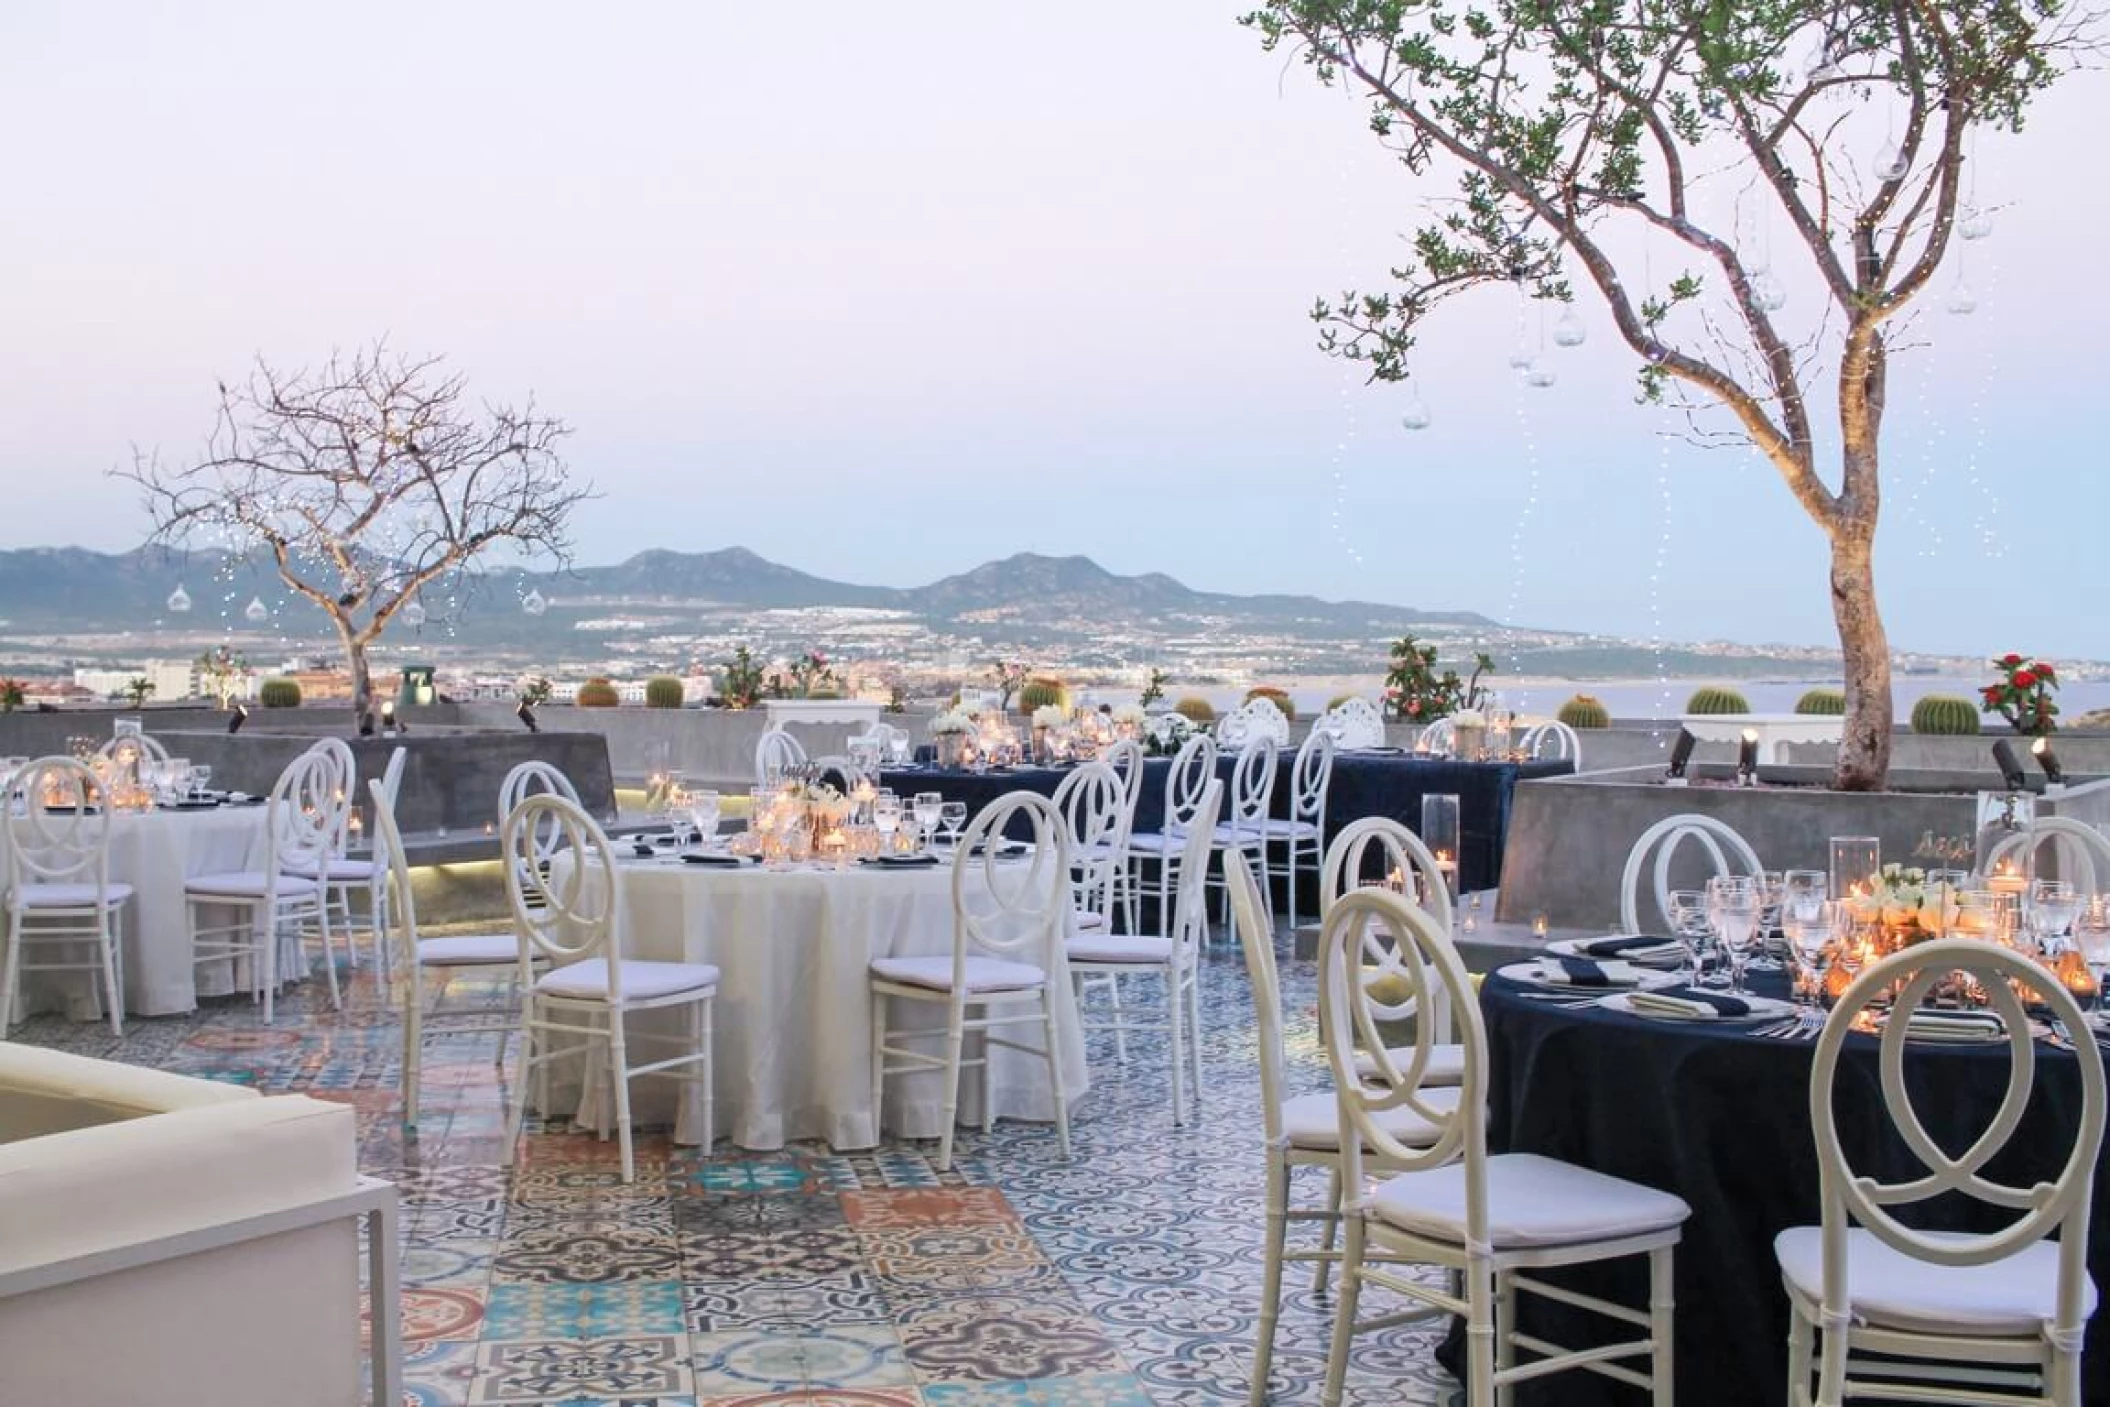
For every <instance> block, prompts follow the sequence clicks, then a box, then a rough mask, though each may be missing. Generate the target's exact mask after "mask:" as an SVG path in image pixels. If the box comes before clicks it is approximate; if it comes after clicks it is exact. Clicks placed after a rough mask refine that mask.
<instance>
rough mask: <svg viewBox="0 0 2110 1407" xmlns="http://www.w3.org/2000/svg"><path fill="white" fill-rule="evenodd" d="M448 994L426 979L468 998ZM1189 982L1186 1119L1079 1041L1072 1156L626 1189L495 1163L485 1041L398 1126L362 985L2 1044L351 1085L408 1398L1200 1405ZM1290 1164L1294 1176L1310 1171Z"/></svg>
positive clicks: (1230, 1286) (871, 1167) (1215, 1013)
mask: <svg viewBox="0 0 2110 1407" xmlns="http://www.w3.org/2000/svg"><path fill="white" fill-rule="evenodd" d="M1288 946H1289V945H1288V940H1287V937H1286V936H1285V937H1283V938H1282V939H1280V940H1278V948H1279V949H1280V950H1281V952H1282V954H1283V958H1284V962H1283V973H1284V978H1285V982H1286V985H1287V996H1286V1005H1287V1006H1288V1008H1289V1017H1290V1021H1289V1024H1290V1030H1291V1042H1292V1063H1293V1065H1294V1067H1295V1075H1294V1078H1296V1079H1298V1080H1300V1081H1303V1082H1306V1083H1308V1084H1311V1085H1318V1084H1322V1083H1323V1080H1324V1076H1323V1070H1322V1068H1321V1062H1320V1061H1319V1059H1318V1057H1317V1055H1316V1042H1315V1035H1314V1031H1313V1022H1312V1007H1313V993H1312V984H1311V965H1310V964H1309V963H1296V962H1291V961H1289V960H1288V956H1287V950H1288ZM458 986H462V987H463V989H461V990H455V991H451V992H449V993H448V994H447V998H446V999H447V1000H448V1001H450V1002H465V1001H474V1000H476V999H477V997H478V996H479V993H477V992H476V991H474V990H473V989H467V988H466V987H465V986H463V984H458ZM1203 991H1204V1017H1203V1019H1204V1024H1205V1026H1206V1030H1205V1032H1204V1055H1205V1061H1206V1084H1205V1093H1204V1096H1203V1100H1202V1111H1201V1117H1200V1118H1199V1119H1198V1120H1195V1121H1191V1122H1190V1124H1189V1125H1188V1127H1186V1128H1184V1129H1179V1128H1174V1127H1173V1124H1172V1119H1171V1114H1170V1093H1169V1079H1168V1078H1167V1075H1166V1070H1165V1052H1164V1047H1163V1045H1162V1043H1155V1042H1152V1041H1150V1040H1147V1039H1141V1038H1132V1039H1131V1043H1130V1050H1129V1060H1128V1063H1127V1065H1126V1066H1122V1065H1120V1064H1118V1063H1117V1062H1116V1061H1115V1059H1114V1053H1113V1050H1112V1047H1111V1044H1110V1042H1108V1041H1107V1040H1106V1038H1104V1037H1100V1038H1097V1039H1095V1041H1094V1044H1093V1047H1092V1052H1091V1053H1092V1078H1093V1086H1092V1090H1091V1093H1090V1094H1089V1095H1088V1096H1087V1097H1086V1099H1085V1101H1084V1103H1083V1105H1082V1106H1081V1108H1080V1110H1079V1113H1078V1115H1077V1116H1076V1117H1075V1118H1074V1119H1073V1122H1072V1134H1073V1141H1074V1145H1075V1147H1074V1156H1073V1157H1072V1158H1071V1159H1070V1160H1069V1161H1064V1160H1063V1159H1062V1158H1061V1157H1060V1155H1059V1154H1058V1153H1057V1151H1056V1148H1055V1143H1054V1137H1053V1134H1052V1132H1051V1131H1050V1130H1049V1129H1047V1128H1044V1127H1039V1126H1035V1125H1028V1124H1018V1125H1014V1124H999V1125H998V1126H997V1128H996V1130H995V1131H994V1132H993V1133H992V1134H990V1135H989V1136H987V1137H984V1136H982V1135H980V1134H979V1133H970V1132H968V1131H966V1130H962V1132H961V1135H960V1144H959V1152H958V1155H957V1156H956V1159H955V1166H954V1169H953V1171H951V1172H950V1173H944V1174H940V1173H938V1172H936V1171H935V1170H934V1169H933V1168H932V1167H931V1164H930V1162H929V1161H928V1157H927V1154H929V1153H930V1152H931V1151H932V1149H933V1148H934V1146H935V1145H890V1146H887V1147H883V1148H881V1149H878V1150H876V1151H872V1152H865V1153H854V1154H847V1155H836V1154H833V1153H831V1152H830V1151H829V1150H828V1149H827V1148H825V1147H821V1146H811V1147H797V1148H793V1149H788V1150H785V1151H783V1152H780V1153H769V1154H750V1153H744V1152H742V1151H740V1150H738V1149H734V1148H730V1147H729V1146H727V1145H725V1144H724V1143H721V1144H720V1145H719V1147H718V1148H717V1149H716V1150H715V1152H714V1153H713V1155H712V1156H709V1157H705V1156H703V1155H702V1154H701V1153H700V1152H699V1151H698V1150H695V1149H690V1148H678V1147H672V1146H670V1145H669V1144H668V1143H667V1142H666V1141H665V1139H664V1138H663V1137H656V1136H652V1135H647V1136H645V1137H644V1138H642V1140H641V1142H640V1148H639V1159H638V1178H637V1181H636V1182H635V1183H634V1184H632V1185H631V1186H628V1187H625V1186H623V1185H622V1184H621V1182H620V1180H619V1177H618V1173H617V1167H616V1155H615V1144H614V1142H613V1141H610V1142H607V1143H602V1142H600V1141H598V1140H597V1139H594V1138H592V1137H591V1136H589V1135H585V1134H581V1133H576V1132H572V1131H569V1130H564V1129H559V1130H555V1131H549V1132H537V1133H535V1134H533V1135H532V1136H531V1137H530V1138H529V1139H528V1140H527V1146H526V1150H525V1153H524V1155H523V1158H522V1159H521V1162H520V1165H519V1166H518V1167H517V1168H508V1167H506V1166H505V1165H504V1163H503V1161H502V1158H503V1155H502V1149H501V1132H502V1131H501V1122H500V1121H501V1110H502V1097H503V1086H502V1084H501V1082H500V1080H499V1077H498V1073H497V1072H496V1070H494V1068H493V1063H492V1055H493V1047H492V1045H491V1044H490V1041H491V1040H492V1039H494V1038H492V1037H488V1036H474V1035H467V1036H460V1035H458V1036H438V1037H435V1038H434V1039H433V1040H432V1042H431V1044H430V1046H429V1048H428V1052H427V1057H426V1070H425V1079H424V1082H423V1085H424V1096H423V1104H424V1107H423V1109H422V1110H421V1118H420V1126H419V1129H418V1131H417V1133H416V1135H415V1137H410V1138H406V1137H405V1135H404V1133H403V1131H402V1130H401V1128H400V1100H399V1094H398V1080H399V1069H400V1064H399V1059H398V1055H399V1051H400V1028H399V1027H398V1025H397V1023H396V1021H395V1018H394V1017H393V1015H392V1014H391V1013H390V1012H389V1011H388V1010H387V1009H386V1007H385V1005H384V1004H383V1003H382V1002H381V1000H380V999H379V996H378V994H377V993H376V991H375V989H374V988H373V987H372V985H371V984H369V983H367V982H365V981H363V980H362V981H358V982H354V983H352V984H351V985H350V987H349V992H348V996H347V1009H346V1010H345V1012H344V1013H342V1014H341V1015H338V1014H333V1013H331V1012H329V1011H328V1009H327V1007H326V1006H320V1003H319V994H318V993H316V992H314V991H312V990H309V991H305V992H302V993H297V994H295V995H294V996H293V997H292V998H291V999H290V1000H289V1001H287V1002H285V1003H282V1004H281V1006H280V1008H279V1011H280V1016H279V1020H278V1023H277V1025H276V1026H274V1027H271V1028H265V1027H263V1026H261V1025H260V1023H259V1022H258V1020H257V1017H256V1014H255V1012H254V1011H253V1009H252V1008H251V1007H250V1005H249V1004H248V1003H247V1002H246V1001H239V1000H237V1001H228V1002H219V1003H215V1004H213V1005H212V1006H211V1007H209V1008H208V1009H207V1010H205V1011H202V1012H200V1013H198V1014H196V1015H194V1016H191V1017H182V1018H164V1019H153V1020H149V1019H141V1020H136V1021H133V1022H129V1023H127V1027H126V1034H125V1036H124V1038H123V1039H122V1040H113V1039H112V1038H111V1037H110V1035H109V1032H108V1029H107V1028H106V1027H102V1026H89V1025H85V1024H75V1023H72V1022H68V1021H65V1020H63V1019H60V1018H56V1017H40V1018H36V1019H34V1020H32V1021H30V1022H29V1023H27V1024H26V1025H24V1026H21V1027H18V1028H17V1029H16V1031H15V1038H16V1039H18V1040H24V1041H29V1042H32V1043H36V1044H41V1045H50V1046H56V1047H61V1048H64V1049H68V1050H73V1051H78V1052H81V1053H83V1054H87V1055H95V1056H101V1057H105V1058H112V1059H118V1060H125V1061H130V1062H134V1063H138V1064H143V1065H153V1066H158V1067H160V1068H163V1069H169V1070H177V1071H182V1072H184V1073H189V1074H195V1075H202V1076H209V1077H211V1078H215V1079H225V1080H236V1081H241V1082H243V1083H247V1084H253V1085H255V1086H256V1087H258V1088H259V1089H262V1090H264V1091H267V1092H280V1091H299V1092H303V1093H307V1094H310V1095H314V1096H316V1097H318V1098H322V1099H333V1100H339V1101H342V1102H345V1103H348V1104H351V1105H352V1106H353V1107H354V1108H355V1109H356V1110H357V1111H358V1115H359V1127H360V1138H361V1148H360V1163H361V1166H362V1168H363V1169H364V1170H366V1171H368V1172H371V1173H373V1174H375V1175H377V1176H382V1177H387V1178H390V1179H393V1180H394V1181H396V1182H397V1183H398V1184H399V1185H400V1186H401V1189H402V1196H403V1227H404V1241H405V1246H404V1261H403V1265H404V1282H405V1292H404V1296H403V1305H402V1312H403V1318H404V1324H405V1339H406V1344H407V1349H406V1362H405V1375H406V1381H407V1384H408V1393H407V1396H406V1399H405V1400H406V1402H408V1403H412V1404H419V1405H420V1407H425V1405H426V1404H429V1405H430V1407H441V1405H442V1404H445V1405H446V1407H457V1405H458V1404H498V1403H508V1404H525V1403H565V1404H611V1407H613V1404H622V1407H641V1405H642V1404H657V1407H792V1405H793V1404H805V1407H914V1404H923V1407H1028V1405H1029V1404H1030V1407H1213V1404H1228V1403H1243V1402H1245V1401H1246V1394H1247V1391H1248V1384H1249V1366H1250V1363H1251V1355H1252V1343H1253V1334H1254V1328H1255V1324H1256V1322H1257V1317H1258V1313H1259V1284H1260V1276H1261V1256H1260V1232H1261V1215H1260V1197H1261V1180H1262V1179H1261V1138H1260V1131H1259V1115H1258V1108H1259V1083H1258V1075H1257V1073H1256V1071H1255V1067H1254V1063H1253V1034H1252V1015H1251V1005H1250V1001H1249V999H1248V995H1247V991H1246V983H1245V976H1244V969H1243V966H1242V964H1241V963H1240V961H1239V960H1238V958H1237V957H1236V955H1235V954H1232V953H1229V952H1227V951H1221V950H1220V951H1218V952H1216V953H1212V954H1211V955H1210V957H1209V959H1208V961H1207V967H1206V972H1205V974H1204V988H1203ZM1148 995H1149V994H1148V993H1147V992H1145V991H1140V990H1139V997H1140V998H1142V999H1144V1000H1147V999H1148ZM318 1006H320V1009H317V1008H318ZM1300 1176H1301V1177H1310V1178H1312V1179H1313V1180H1312V1181H1311V1182H1308V1183H1300V1196H1302V1197H1304V1198H1307V1199H1315V1198H1317V1197H1318V1196H1319V1195H1320V1194H1321V1193H1322V1192H1323V1174H1319V1173H1316V1172H1306V1173H1303V1174H1300ZM1293 1234H1294V1233H1293ZM1288 1278H1289V1280H1290V1283H1291V1286H1292V1288H1291V1290H1290V1293H1289V1296H1288V1300H1287V1303H1286V1305H1285V1308H1284V1311H1283V1318H1282V1321H1281V1325H1280V1328H1279V1331H1278V1335H1277V1344H1276V1359H1275V1365H1276V1366H1275V1374H1274V1378H1275V1381H1274V1384H1273V1393H1272V1396H1271V1399H1270V1400H1271V1401H1273V1402H1277V1403H1282V1404H1304V1403H1316V1402H1317V1401H1318V1400H1319V1394H1318V1384H1319V1376H1320V1374H1321V1371H1322V1369H1323V1367H1324V1362H1325V1348H1326V1338H1327V1331H1328V1326H1329V1325H1330V1323H1331V1315H1330V1306H1329V1303H1328V1302H1327V1301H1326V1300H1325V1299H1323V1298H1322V1297H1320V1296H1317V1295H1315V1294H1313V1292H1312V1290H1311V1284H1310V1272H1309V1268H1308V1267H1306V1268H1304V1269H1303V1271H1302V1272H1301V1273H1300V1272H1299V1270H1298V1268H1297V1267H1294V1266H1293V1267H1291V1270H1290V1272H1289V1276H1288ZM1373 1298H1374V1297H1373ZM1376 1307H1377V1306H1376V1305H1375V1304H1369V1303H1366V1309H1374V1308H1376ZM1436 1334H1437V1331H1436V1330H1433V1329H1429V1328H1425V1327H1423V1328H1414V1327H1409V1328H1398V1329H1392V1330H1386V1331H1382V1332H1377V1333H1372V1334H1368V1335H1365V1336H1363V1337H1361V1338H1359V1339H1358V1340H1357V1346H1356V1353H1355V1358H1354V1362H1353V1367H1352V1371H1351V1374H1350V1378H1349V1385H1350V1391H1349V1394H1348V1401H1349V1402H1350V1403H1354V1404H1362V1405H1363V1407H1377V1405H1378V1404H1385V1407H1394V1405H1395V1404H1424V1403H1429V1404H1434V1403H1450V1402H1452V1401H1453V1400H1454V1399H1455V1398H1456V1396H1457V1386H1456V1383H1455V1380H1453V1379H1452V1378H1451V1377H1450V1375H1449V1374H1447V1373H1446V1372H1444V1371H1443V1369H1441V1368H1440V1367H1438V1366H1437V1365H1436V1363H1435V1361H1434V1359H1433V1356H1432V1348H1433V1343H1434V1340H1435V1338H1436Z"/></svg>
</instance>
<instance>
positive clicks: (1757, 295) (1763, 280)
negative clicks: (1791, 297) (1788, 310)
mask: <svg viewBox="0 0 2110 1407" xmlns="http://www.w3.org/2000/svg"><path fill="white" fill-rule="evenodd" d="M1751 301H1752V302H1754V303H1756V304H1757V305H1758V309H1759V311H1760V312H1762V313H1777V312H1779V311H1780V310H1781V309H1782V308H1785V307H1786V306H1787V305H1788V290H1787V289H1785V288H1783V287H1781V285H1780V280H1779V279H1777V278H1775V277H1773V275H1771V274H1769V273H1766V272H1765V271H1764V270H1760V271H1759V273H1758V275H1757V276H1756V277H1754V278H1753V279H1752V280H1751Z"/></svg>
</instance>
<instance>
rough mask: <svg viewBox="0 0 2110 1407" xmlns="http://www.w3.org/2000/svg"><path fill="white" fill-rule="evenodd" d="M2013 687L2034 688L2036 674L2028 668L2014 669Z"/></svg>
mask: <svg viewBox="0 0 2110 1407" xmlns="http://www.w3.org/2000/svg"><path fill="white" fill-rule="evenodd" d="M2015 687H2016V688H2018V689H2034V688H2036V687H2037V676H2036V675H2035V674H2033V673H2031V672H2030V671H2029V670H2026V669H2018V670H2016V671H2015Z"/></svg>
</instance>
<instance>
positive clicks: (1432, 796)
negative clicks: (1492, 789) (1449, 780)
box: [1421, 792, 1460, 900]
mask: <svg viewBox="0 0 2110 1407" xmlns="http://www.w3.org/2000/svg"><path fill="white" fill-rule="evenodd" d="M1459 840H1460V831H1459V821H1458V797H1457V794H1456V793H1455V792H1430V793H1429V794H1428V795H1426V796H1424V797H1422V799H1421V843H1422V844H1423V845H1425V846H1427V847H1428V849H1429V854H1431V855H1432V856H1434V857H1435V859H1436V868H1437V869H1438V870H1439V871H1441V872H1442V874H1443V882H1444V886H1445V887H1446V888H1447V889H1449V890H1450V895H1451V898H1452V899H1453V900H1455V899H1456V898H1457V897H1458V856H1459Z"/></svg>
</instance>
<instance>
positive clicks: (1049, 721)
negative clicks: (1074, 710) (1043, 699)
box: [1033, 704, 1070, 728]
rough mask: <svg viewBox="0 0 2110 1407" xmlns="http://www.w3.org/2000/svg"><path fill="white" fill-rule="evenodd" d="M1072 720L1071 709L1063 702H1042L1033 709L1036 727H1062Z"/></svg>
mask: <svg viewBox="0 0 2110 1407" xmlns="http://www.w3.org/2000/svg"><path fill="white" fill-rule="evenodd" d="M1069 721H1070V711H1069V710H1068V709H1066V708H1064V707H1063V706H1062V705H1061V704H1042V705H1041V706H1040V707H1039V708H1036V709H1034V710H1033V726H1034V727H1036V728H1060V727H1061V726H1062V725H1063V724H1065V723H1067V722H1069Z"/></svg>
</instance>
